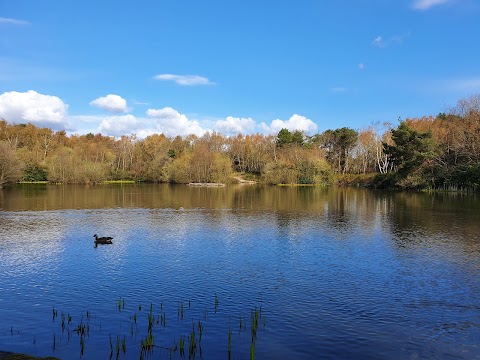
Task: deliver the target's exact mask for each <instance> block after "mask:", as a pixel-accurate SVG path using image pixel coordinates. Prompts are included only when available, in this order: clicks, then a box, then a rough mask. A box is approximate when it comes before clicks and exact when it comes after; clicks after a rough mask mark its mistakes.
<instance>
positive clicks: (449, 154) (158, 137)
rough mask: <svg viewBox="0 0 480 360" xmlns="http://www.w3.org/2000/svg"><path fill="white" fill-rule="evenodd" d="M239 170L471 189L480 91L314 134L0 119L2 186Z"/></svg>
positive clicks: (270, 180) (204, 177)
mask: <svg viewBox="0 0 480 360" xmlns="http://www.w3.org/2000/svg"><path fill="white" fill-rule="evenodd" d="M237 173H241V174H244V175H245V176H247V177H251V178H255V179H257V180H259V181H261V182H264V183H267V184H317V185H328V184H332V183H334V182H335V179H336V178H337V179H338V177H341V176H344V177H345V176H347V175H348V176H349V183H350V182H351V179H352V178H351V176H353V175H352V174H357V175H364V174H373V173H376V174H378V175H377V177H376V178H375V180H374V181H372V182H371V185H373V186H377V187H401V188H437V189H439V188H441V189H459V188H461V189H478V187H479V183H480V96H474V97H472V98H470V99H466V100H460V101H459V102H458V104H457V106H456V107H455V108H453V109H451V110H450V111H448V112H447V113H441V114H438V115H437V116H429V117H422V118H408V119H406V120H405V121H401V122H400V123H399V124H398V125H397V126H396V127H392V126H391V125H390V124H388V123H385V124H383V125H381V126H380V125H375V126H370V127H368V128H366V129H361V130H354V129H350V128H345V127H344V128H340V129H333V130H326V131H324V132H322V133H319V134H315V135H313V136H307V135H305V134H304V133H302V132H300V131H298V130H297V131H293V132H290V131H289V130H287V129H282V130H281V131H280V132H279V133H278V134H277V135H276V136H272V135H262V134H254V135H242V134H238V135H236V136H233V137H228V136H225V135H222V134H219V133H216V132H213V133H207V134H206V135H204V136H202V137H197V136H195V135H189V136H186V137H180V136H177V137H174V138H171V137H167V136H165V135H163V134H154V135H151V136H148V137H147V138H145V139H138V138H136V136H135V135H130V136H122V137H120V138H113V137H109V136H104V135H101V134H91V133H90V134H87V135H71V136H67V134H66V133H65V132H64V131H53V130H51V129H48V128H39V127H36V126H34V125H32V124H20V125H13V124H9V123H8V122H7V121H6V120H1V121H0V187H1V186H2V185H4V184H8V183H14V182H16V181H18V180H24V181H50V182H59V183H99V182H102V181H105V180H135V181H148V182H170V183H189V182H204V183H209V182H222V183H225V182H229V181H231V179H232V178H233V175H234V174H237ZM369 178H371V176H370V177H369Z"/></svg>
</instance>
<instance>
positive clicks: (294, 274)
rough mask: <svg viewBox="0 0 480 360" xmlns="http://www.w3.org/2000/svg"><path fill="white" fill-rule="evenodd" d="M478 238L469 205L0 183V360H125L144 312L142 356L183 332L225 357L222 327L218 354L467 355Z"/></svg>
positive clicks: (472, 334)
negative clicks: (5, 355) (151, 342)
mask: <svg viewBox="0 0 480 360" xmlns="http://www.w3.org/2000/svg"><path fill="white" fill-rule="evenodd" d="M95 233H97V234H99V235H100V236H105V235H108V236H113V237H114V240H113V241H114V243H113V244H112V245H106V246H99V247H98V248H94V246H93V237H92V236H93V234H95ZM479 234H480V199H479V198H478V197H476V196H474V195H452V194H434V195H430V194H413V193H386V192H372V191H367V190H357V189H335V188H331V189H321V188H281V187H261V186H229V187H226V188H189V187H186V186H168V185H123V186H120V185H111V186H110V185H105V186H96V187H82V186H43V185H41V186H18V187H15V188H13V189H4V190H0V351H1V350H3V351H15V352H24V353H29V354H33V355H37V356H47V355H53V356H57V357H60V358H62V359H79V358H82V359H109V358H110V353H111V348H110V339H112V340H111V341H112V347H113V357H112V358H117V355H116V353H117V352H116V344H117V338H118V339H119V340H118V341H119V344H120V343H121V342H122V340H123V339H125V347H126V349H125V350H126V351H125V352H124V351H123V349H122V347H121V346H120V352H119V356H118V358H120V359H138V358H140V353H141V341H142V339H143V338H145V337H146V335H147V328H148V314H149V311H150V306H152V314H153V316H154V324H153V330H152V333H153V335H154V339H155V345H156V347H155V348H154V349H153V353H152V354H150V355H148V354H147V358H152V359H158V358H161V359H170V358H172V359H182V357H181V356H180V352H179V351H176V352H173V351H170V350H168V349H167V348H171V347H173V346H174V343H177V345H178V344H179V339H180V337H182V336H185V339H186V340H185V348H186V353H185V355H184V357H183V358H185V359H186V358H188V337H189V336H190V333H191V332H192V328H193V329H195V332H196V340H197V348H196V351H195V355H196V358H203V359H206V360H209V359H228V338H229V332H231V334H232V335H231V353H230V358H231V359H250V356H251V351H254V356H255V359H272V360H273V359H347V358H348V359H431V358H441V359H462V358H463V359H480V276H479V275H480V235H479ZM119 299H123V300H122V301H120V304H121V306H120V308H119V307H118V305H119ZM123 301H124V305H123ZM140 307H141V309H140ZM53 309H55V310H56V311H57V316H56V317H54V316H53ZM182 309H183V310H182ZM255 309H257V313H259V322H258V331H257V333H256V337H255V341H253V342H252V331H251V314H252V312H253V313H254V311H255ZM87 312H88V314H87ZM62 313H63V315H64V324H63V326H62ZM69 315H70V316H71V322H70V323H69V322H68V320H69V317H68V316H69ZM164 317H165V318H166V323H165V322H164V321H163V319H164ZM199 321H200V322H201V324H202V326H203V332H202V339H201V341H199V328H198V322H199ZM79 325H80V326H82V325H83V326H85V327H86V328H87V330H88V333H87V334H86V335H85V336H80V335H79V333H78V332H76V331H75V329H77V328H78V326H79ZM82 341H83V343H82ZM252 343H253V345H252ZM82 347H83V354H82ZM200 348H201V351H200ZM251 348H252V349H251Z"/></svg>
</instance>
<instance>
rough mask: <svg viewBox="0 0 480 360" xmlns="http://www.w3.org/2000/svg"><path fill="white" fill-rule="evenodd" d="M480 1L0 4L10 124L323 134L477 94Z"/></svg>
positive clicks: (5, 112)
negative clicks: (286, 131)
mask: <svg viewBox="0 0 480 360" xmlns="http://www.w3.org/2000/svg"><path fill="white" fill-rule="evenodd" d="M479 17H480V3H479V2H478V0H355V1H354V0H349V1H347V0H336V1H333V0H332V1H331V0H327V1H320V0H296V1H290V0H276V1H261V0H257V1H251V0H242V1H219V0H184V1H181V0H171V1H136V2H133V1H118V0H117V1H110V0H108V1H90V0H85V1H75V2H72V1H58V0H49V1H38V0H30V1H25V0H15V1H7V0H0V117H2V118H4V119H6V120H7V121H9V122H11V123H26V122H32V123H34V124H36V125H38V126H48V127H51V128H53V129H55V130H59V129H66V130H67V131H68V132H69V133H78V134H84V133H87V132H94V133H98V132H101V133H102V134H105V135H112V136H119V135H122V134H125V135H128V134H137V136H139V137H145V136H147V135H149V134H152V133H158V132H163V133H165V134H167V135H169V136H175V135H187V134H189V133H195V134H197V135H202V134H203V133H205V132H206V131H220V132H222V133H225V134H228V135H233V134H235V133H237V132H242V133H257V132H260V133H265V134H267V133H273V134H275V133H276V132H278V131H279V130H280V129H281V128H282V127H286V128H289V129H291V130H293V129H300V130H303V131H306V132H307V133H309V134H314V133H317V132H321V131H324V130H327V129H335V128H339V127H343V126H347V127H351V128H354V129H364V128H367V127H368V126H370V125H372V124H374V123H383V122H391V123H393V124H394V125H395V124H396V123H397V120H398V118H402V119H405V118H407V117H420V116H424V115H435V114H437V113H439V112H442V111H446V110H448V108H449V107H452V106H454V105H455V103H456V102H457V100H459V99H461V98H465V97H469V96H471V95H475V94H478V93H480V46H479V45H478V44H479V40H478V39H480V26H478V24H477V23H478V18H479Z"/></svg>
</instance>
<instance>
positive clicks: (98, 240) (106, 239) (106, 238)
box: [93, 234, 113, 247]
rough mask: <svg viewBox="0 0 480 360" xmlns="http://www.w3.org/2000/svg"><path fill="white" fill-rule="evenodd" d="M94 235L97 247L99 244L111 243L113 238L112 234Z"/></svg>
mask: <svg viewBox="0 0 480 360" xmlns="http://www.w3.org/2000/svg"><path fill="white" fill-rule="evenodd" d="M93 237H94V238H95V247H97V245H98V244H102V245H103V244H111V243H112V239H113V238H112V237H110V236H103V237H98V236H97V234H95V235H93Z"/></svg>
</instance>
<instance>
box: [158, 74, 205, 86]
mask: <svg viewBox="0 0 480 360" xmlns="http://www.w3.org/2000/svg"><path fill="white" fill-rule="evenodd" d="M153 78H154V79H155V80H162V81H174V82H175V83H177V84H178V85H183V86H194V85H212V84H213V82H211V81H210V80H209V79H207V78H206V77H203V76H199V75H173V74H160V75H156V76H154V77H153Z"/></svg>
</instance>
